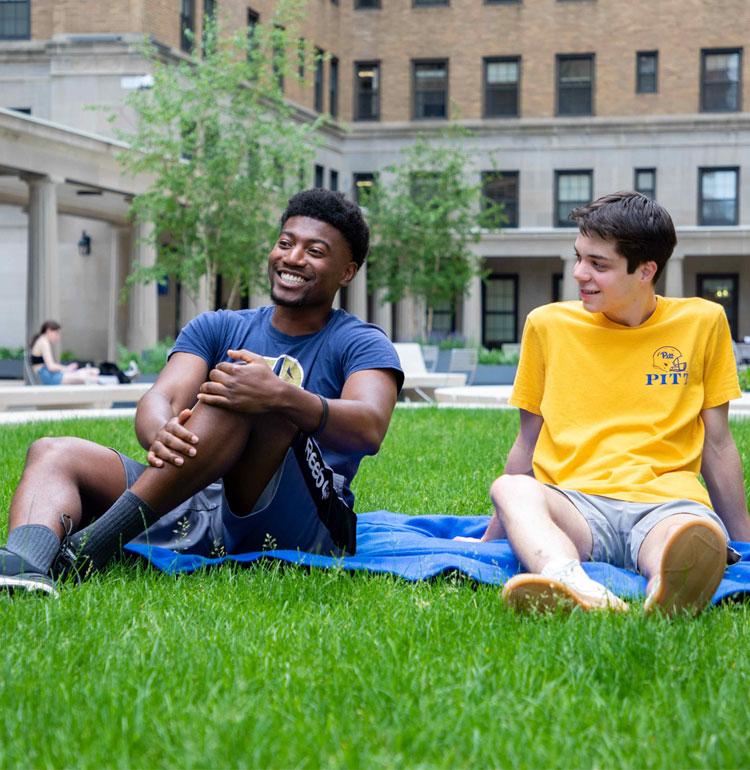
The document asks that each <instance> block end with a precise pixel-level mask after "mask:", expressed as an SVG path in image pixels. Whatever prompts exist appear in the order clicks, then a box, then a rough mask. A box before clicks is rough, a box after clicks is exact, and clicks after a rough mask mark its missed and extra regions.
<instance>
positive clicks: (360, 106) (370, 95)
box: [354, 61, 380, 120]
mask: <svg viewBox="0 0 750 770" xmlns="http://www.w3.org/2000/svg"><path fill="white" fill-rule="evenodd" d="M354 120H380V63H379V62H376V61H373V62H361V61H358V62H354Z"/></svg>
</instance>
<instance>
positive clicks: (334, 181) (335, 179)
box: [328, 169, 339, 192]
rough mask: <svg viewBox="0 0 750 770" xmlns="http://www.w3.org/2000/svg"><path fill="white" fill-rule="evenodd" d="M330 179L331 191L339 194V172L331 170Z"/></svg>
mask: <svg viewBox="0 0 750 770" xmlns="http://www.w3.org/2000/svg"><path fill="white" fill-rule="evenodd" d="M328 179H329V184H328V187H329V189H331V190H333V192H338V189H339V172H338V171H335V170H334V169H331V170H330V172H329V173H328Z"/></svg>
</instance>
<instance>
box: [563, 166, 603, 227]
mask: <svg viewBox="0 0 750 770" xmlns="http://www.w3.org/2000/svg"><path fill="white" fill-rule="evenodd" d="M592 176H593V172H591V171H555V217H554V225H555V227H575V226H576V224H575V222H571V221H570V218H569V215H570V212H571V211H573V209H574V208H577V207H578V206H584V205H586V204H587V203H589V202H590V201H591V199H592V197H593V196H592V194H591V187H592V184H591V181H592Z"/></svg>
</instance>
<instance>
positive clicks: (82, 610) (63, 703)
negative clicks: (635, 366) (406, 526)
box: [0, 409, 750, 769]
mask: <svg viewBox="0 0 750 770" xmlns="http://www.w3.org/2000/svg"><path fill="white" fill-rule="evenodd" d="M516 426H517V419H516V417H515V415H514V414H513V413H510V412H494V411H437V410H432V409H426V410H414V411H406V410H404V411H398V412H397V413H396V415H395V417H394V420H393V425H392V429H391V431H390V433H389V435H388V438H387V440H386V443H385V445H384V447H383V449H382V451H381V453H380V455H379V456H378V457H376V458H368V459H367V460H366V461H365V462H364V464H363V467H362V470H361V473H360V475H359V477H358V479H357V484H356V491H357V494H358V506H357V507H358V510H371V509H377V508H388V509H390V510H395V511H404V512H408V513H415V514H417V513H452V514H474V513H486V512H488V509H489V506H488V501H487V487H488V486H489V484H490V482H491V481H492V479H493V478H494V477H495V475H497V473H498V472H499V470H500V469H501V467H502V465H503V461H504V458H505V455H506V453H507V451H508V448H509V446H510V442H511V441H512V439H513V437H514V434H515V430H516ZM733 429H734V431H735V435H736V438H737V442H738V444H739V446H740V451H741V452H742V453H743V457H746V458H747V457H748V456H750V453H748V451H747V449H748V442H749V441H750V422H749V423H737V424H734V425H733ZM53 434H54V435H63V434H76V435H80V436H84V437H87V438H91V439H93V440H96V441H100V442H102V443H106V444H110V445H114V446H117V447H118V448H121V449H123V450H125V451H128V452H130V453H132V454H134V455H136V456H139V453H140V450H139V449H138V447H137V445H136V442H135V439H134V437H133V435H132V428H131V426H130V424H129V423H128V422H127V421H118V422H110V421H106V422H105V421H101V422H94V421H81V422H75V423H74V422H70V423H54V424H46V425H30V426H21V427H7V428H2V429H1V430H0V441H1V442H2V452H0V502H1V503H2V505H3V507H4V510H7V505H8V503H9V501H10V496H11V494H12V490H13V488H14V486H15V484H16V483H17V481H18V478H19V476H20V473H21V468H22V462H23V457H24V452H25V448H26V446H27V445H28V444H29V442H30V441H31V440H33V439H34V438H35V437H37V436H41V435H53ZM747 473H748V468H747V467H746V475H747ZM2 531H3V533H4V531H5V523H3V525H2ZM498 593H499V592H498V589H497V588H493V587H490V586H481V585H480V586H476V585H473V584H471V583H470V582H468V581H463V580H453V579H440V580H437V581H433V582H430V583H421V584H414V585H413V584H408V583H405V582H403V581H400V580H397V579H395V578H392V577H387V576H368V575H362V574H350V573H345V572H343V571H331V572H323V571H315V572H306V571H303V570H301V569H298V568H294V567H283V566H281V565H278V564H273V565H271V566H269V565H266V566H256V567H254V568H251V569H241V568H238V567H236V566H231V565H230V566H226V567H222V568H220V569H216V570H213V571H210V572H204V573H200V574H197V575H190V576H182V577H171V576H168V575H164V574H161V573H158V572H156V571H154V570H151V569H148V568H144V567H138V568H132V567H131V568H128V567H124V566H118V567H115V568H113V569H112V570H110V571H109V572H107V573H106V574H104V575H101V576H97V577H96V578H94V579H93V580H91V581H89V582H88V583H86V584H84V585H82V586H80V587H78V588H69V589H67V590H65V591H64V592H63V595H62V597H61V599H60V600H59V601H54V600H48V599H42V598H36V597H18V598H14V599H9V598H8V597H0V612H2V627H3V632H2V633H3V644H2V649H1V650H0V703H2V707H1V709H2V718H1V719H0V767H2V768H60V767H66V768H67V767H87V768H88V767H91V768H94V767H96V768H99V767H107V768H109V767H117V768H120V767H121V768H225V767H243V768H245V767H247V768H255V767H278V768H316V767H326V768H329V767H330V768H338V767H342V768H344V767H351V768H397V767H409V768H454V767H471V768H474V767H476V768H483V767H499V768H547V767H550V768H579V767H580V768H670V769H671V768H740V767H748V766H750V748H748V743H749V742H748V737H747V733H748V727H750V718H748V709H747V690H748V686H749V685H750V654H748V642H747V639H748V627H749V625H750V623H749V621H750V612H749V611H748V607H747V606H746V605H744V604H739V605H730V606H723V607H720V608H716V609H712V610H710V611H708V612H705V613H704V614H703V615H701V616H700V617H698V618H697V619H694V620H689V619H686V618H678V619H676V620H674V621H667V620H664V619H662V618H648V619H646V618H644V617H643V616H642V614H641V613H640V611H639V608H638V607H635V608H633V611H632V612H631V613H630V614H629V615H628V616H625V617H622V616H609V615H606V614H603V615H602V614H600V615H585V614H583V613H579V612H574V613H572V614H571V615H569V616H564V615H554V616H548V617H521V616H516V615H514V614H513V613H511V612H509V611H507V610H505V609H504V608H503V607H502V606H501V604H500V602H499V599H498Z"/></svg>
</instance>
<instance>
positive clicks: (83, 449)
mask: <svg viewBox="0 0 750 770" xmlns="http://www.w3.org/2000/svg"><path fill="white" fill-rule="evenodd" d="M125 485H126V481H125V469H124V468H123V467H122V463H121V462H120V458H119V457H118V456H117V454H116V453H115V452H113V451H112V450H111V449H107V448H106V447H103V446H100V445H99V444H95V443H94V442H92V441H85V440H84V439H80V438H73V437H62V438H42V439H38V440H37V441H35V442H34V443H33V444H32V445H31V446H30V447H29V449H28V452H27V454H26V463H25V465H24V470H23V474H22V475H21V480H20V481H19V483H18V487H16V491H15V493H14V495H13V500H12V501H11V504H10V513H9V522H8V530H9V531H12V530H14V529H16V528H17V527H19V526H22V525H28V524H41V525H44V526H45V527H48V528H49V529H51V530H52V531H53V532H54V533H55V534H56V535H57V536H58V537H62V536H63V534H64V529H63V523H62V522H61V517H62V516H63V515H64V516H66V517H68V518H69V519H70V523H71V524H72V527H73V529H78V528H79V527H80V526H81V524H82V523H83V524H85V523H87V521H88V520H91V519H94V518H96V517H97V516H100V515H101V514H102V513H104V511H106V510H107V508H109V506H110V505H112V503H113V502H114V501H115V500H116V499H117V498H118V497H119V496H120V495H121V494H122V493H123V491H124V490H125ZM84 511H85V512H86V518H85V519H84Z"/></svg>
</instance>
